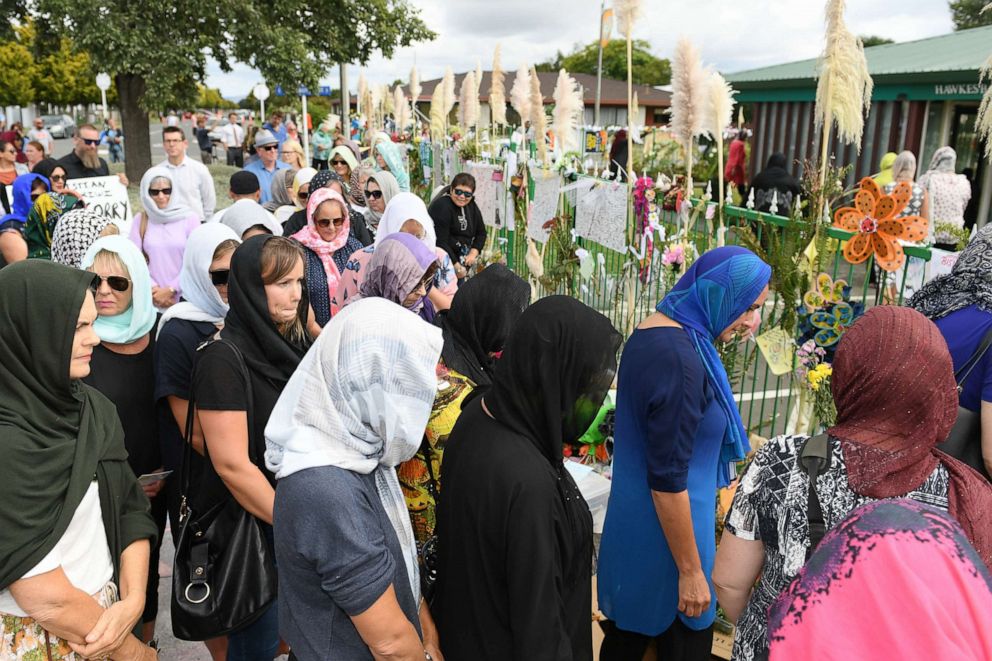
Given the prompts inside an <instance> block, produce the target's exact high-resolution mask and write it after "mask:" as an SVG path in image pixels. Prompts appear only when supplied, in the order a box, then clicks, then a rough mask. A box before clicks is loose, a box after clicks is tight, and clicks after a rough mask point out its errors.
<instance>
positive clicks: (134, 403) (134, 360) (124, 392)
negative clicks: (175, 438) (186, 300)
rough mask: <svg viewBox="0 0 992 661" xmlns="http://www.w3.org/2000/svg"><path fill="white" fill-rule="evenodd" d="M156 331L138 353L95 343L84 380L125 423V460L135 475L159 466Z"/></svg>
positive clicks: (152, 470)
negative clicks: (102, 396)
mask: <svg viewBox="0 0 992 661" xmlns="http://www.w3.org/2000/svg"><path fill="white" fill-rule="evenodd" d="M154 352H155V334H154V332H153V333H152V334H151V335H150V336H149V342H148V346H147V347H145V350H144V351H142V352H141V353H137V354H133V355H125V354H120V353H114V352H113V351H111V350H110V349H108V348H107V347H105V346H104V345H102V344H101V345H97V347H96V348H95V349H94V350H93V359H92V361H91V362H90V374H89V376H87V377H86V378H85V379H83V381H84V382H86V383H88V384H89V385H91V386H93V387H94V388H96V389H97V390H99V391H100V392H101V393H103V394H104V395H106V396H107V398H108V399H109V400H110V401H112V402H113V403H114V406H116V407H117V415H118V416H119V417H120V419H121V425H122V426H123V427H124V446H125V447H126V448H127V455H128V456H127V461H128V463H129V464H130V465H131V470H133V471H134V474H135V475H141V474H143V473H152V472H154V471H155V470H157V469H158V468H159V467H161V466H162V452H161V449H160V446H159V438H158V423H157V418H156V415H155V365H154V359H153V356H154Z"/></svg>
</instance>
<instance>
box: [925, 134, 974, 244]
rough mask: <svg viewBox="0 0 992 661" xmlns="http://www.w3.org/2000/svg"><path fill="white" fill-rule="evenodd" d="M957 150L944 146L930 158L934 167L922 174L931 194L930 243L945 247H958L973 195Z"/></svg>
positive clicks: (927, 189) (929, 194)
mask: <svg viewBox="0 0 992 661" xmlns="http://www.w3.org/2000/svg"><path fill="white" fill-rule="evenodd" d="M957 158H958V156H957V152H955V151H954V149H953V148H952V147H941V148H940V149H938V150H937V151H935V152H934V154H933V157H932V158H931V159H930V168H929V169H928V170H927V171H926V172H924V173H923V176H921V177H920V181H919V184H920V187H921V188H923V190H925V191H926V192H927V196H928V197H929V201H930V204H929V210H930V215H929V216H928V218H929V220H930V241H929V242H930V243H932V244H936V245H937V247H938V248H942V249H944V250H951V251H955V250H958V245H959V243H961V237H962V235H964V236H967V234H966V233H965V232H966V231H965V229H964V210H965V208H966V207H967V206H968V200H970V199H971V182H969V181H968V177H966V176H964V175H963V174H957V172H956V170H955V163H957Z"/></svg>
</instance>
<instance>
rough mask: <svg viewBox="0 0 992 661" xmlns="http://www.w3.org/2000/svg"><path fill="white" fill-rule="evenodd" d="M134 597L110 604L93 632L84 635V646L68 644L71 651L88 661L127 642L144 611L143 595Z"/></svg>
mask: <svg viewBox="0 0 992 661" xmlns="http://www.w3.org/2000/svg"><path fill="white" fill-rule="evenodd" d="M134 595H135V596H132V597H129V598H124V599H122V600H121V601H118V602H117V603H115V604H111V606H110V608H108V609H106V610H105V611H103V614H102V615H101V616H100V619H99V620H97V623H96V626H94V627H93V630H92V631H90V632H89V633H88V634H86V644H85V645H74V644H72V643H70V645H71V646H72V649H73V650H75V651H76V653H77V654H79V655H81V656H83V657H85V658H88V659H89V658H97V659H99V658H100V657H104V656H107V655H110V654H113V653H114V652H115V651H116V650H117V649H118V648H119V647H120V646H121V645H123V644H124V642H125V641H126V640H127V637H128V636H129V635H130V634H131V630H132V629H134V625H136V624H137V623H138V620H139V619H140V618H141V613H142V611H144V608H145V600H144V594H141V595H140V597H139V596H138V593H137V592H136V593H134Z"/></svg>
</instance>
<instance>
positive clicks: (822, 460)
mask: <svg viewBox="0 0 992 661" xmlns="http://www.w3.org/2000/svg"><path fill="white" fill-rule="evenodd" d="M829 466H830V437H829V436H827V435H826V434H818V435H817V436H810V437H809V438H807V439H806V442H805V443H803V449H802V450H800V451H799V467H800V468H802V470H803V472H805V473H806V474H807V475H809V492H808V494H807V495H806V518H807V521H808V522H809V548H808V549H807V550H806V560H809V558H810V556H811V555H813V551H815V550H816V547H817V546H819V545H820V541H821V540H822V539H823V536H824V535H826V534H827V524H826V523H825V522H824V520H823V508H822V507H820V497H819V496H817V495H816V478H817V477H819V476H820V473H822V472H823V471H825V470H826V469H827V468H828V467H829Z"/></svg>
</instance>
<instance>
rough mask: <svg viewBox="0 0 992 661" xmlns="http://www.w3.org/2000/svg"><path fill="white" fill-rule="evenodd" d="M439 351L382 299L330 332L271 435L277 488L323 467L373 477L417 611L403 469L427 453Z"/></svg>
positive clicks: (437, 335)
mask: <svg viewBox="0 0 992 661" xmlns="http://www.w3.org/2000/svg"><path fill="white" fill-rule="evenodd" d="M442 344H443V340H442V339H441V331H440V329H438V328H436V327H434V326H432V325H430V324H428V323H426V322H424V321H423V320H422V319H421V318H420V317H418V316H417V315H415V314H410V311H409V310H406V309H404V308H402V307H400V306H399V305H396V304H395V303H392V302H390V301H387V300H385V299H382V298H374V297H373V298H368V299H364V300H361V301H357V302H356V303H355V304H353V305H349V306H347V307H345V308H344V309H342V310H341V312H339V313H338V314H337V315H335V317H334V320H333V322H332V323H330V324H328V325H327V326H326V327H325V328H324V332H323V333H321V334H320V336H319V337H318V338H317V341H316V342H315V343H314V345H313V346H312V347H311V348H310V351H308V352H307V355H306V356H304V358H303V361H302V362H301V363H300V365H299V367H297V368H296V372H295V373H294V374H293V376H292V378H290V380H289V383H288V384H287V385H286V388H285V389H284V390H283V392H282V395H281V396H280V397H279V401H278V402H276V406H275V408H274V409H273V410H272V415H271V416H270V417H269V423H268V424H267V425H266V427H265V446H266V451H265V465H266V466H267V467H268V468H269V470H271V471H272V472H273V473H274V474H275V476H276V479H277V480H279V479H283V478H285V477H287V476H289V475H292V474H293V473H296V472H299V471H302V470H305V469H307V468H314V467H317V466H337V467H338V468H342V469H344V470H349V471H353V472H355V473H360V474H362V475H369V474H374V475H375V485H376V491H377V492H378V494H379V499H380V500H381V501H382V506H383V508H384V509H385V511H386V514H387V515H388V517H389V521H390V523H392V525H393V528H394V529H395V531H396V536H397V538H398V539H399V541H400V545H401V546H402V548H403V556H404V560H405V561H406V568H407V575H408V576H409V578H410V587H411V589H412V590H413V594H414V602H415V603H419V601H420V597H419V595H420V576H419V571H418V568H417V547H416V543H415V541H414V537H413V529H412V528H411V526H410V516H409V513H408V512H407V507H406V501H405V499H404V497H403V492H402V491H401V490H400V484H399V479H398V478H397V477H396V466H398V465H399V464H400V463H402V462H404V461H406V460H408V459H410V458H411V457H412V456H413V455H414V454H416V452H417V449H418V448H419V447H420V443H421V441H422V439H423V435H424V428H425V427H426V426H427V420H428V418H429V417H430V412H431V407H432V406H433V404H434V397H435V396H436V394H437V377H436V375H435V367H436V365H437V361H438V359H439V357H440V355H441V346H442ZM314 506H315V507H324V506H326V507H334V506H336V503H314Z"/></svg>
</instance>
